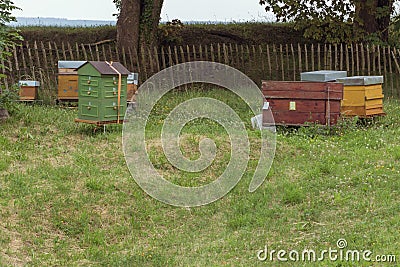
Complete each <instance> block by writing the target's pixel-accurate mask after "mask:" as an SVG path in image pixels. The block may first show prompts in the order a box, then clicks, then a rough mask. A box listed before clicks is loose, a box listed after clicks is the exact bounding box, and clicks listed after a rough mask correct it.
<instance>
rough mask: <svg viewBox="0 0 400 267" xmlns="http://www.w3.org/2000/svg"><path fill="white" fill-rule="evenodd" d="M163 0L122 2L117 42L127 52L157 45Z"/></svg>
mask: <svg viewBox="0 0 400 267" xmlns="http://www.w3.org/2000/svg"><path fill="white" fill-rule="evenodd" d="M163 2H164V0H122V1H121V13H120V15H119V17H118V22H117V42H118V45H119V47H120V48H122V47H124V48H125V50H126V51H127V50H128V49H129V48H130V49H132V51H135V50H136V51H138V49H139V48H140V47H144V48H147V47H153V46H155V45H157V44H158V24H159V22H160V14H161V9H162V5H163Z"/></svg>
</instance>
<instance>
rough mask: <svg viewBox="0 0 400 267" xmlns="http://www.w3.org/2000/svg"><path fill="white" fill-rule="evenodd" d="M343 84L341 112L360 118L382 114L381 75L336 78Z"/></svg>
mask: <svg viewBox="0 0 400 267" xmlns="http://www.w3.org/2000/svg"><path fill="white" fill-rule="evenodd" d="M337 81H338V82H342V83H343V84H344V96H343V101H342V114H343V115H345V116H359V117H362V118H367V117H373V116H379V115H384V114H385V113H384V111H383V97H384V96H383V93H382V84H383V76H355V77H348V78H341V79H338V80H337Z"/></svg>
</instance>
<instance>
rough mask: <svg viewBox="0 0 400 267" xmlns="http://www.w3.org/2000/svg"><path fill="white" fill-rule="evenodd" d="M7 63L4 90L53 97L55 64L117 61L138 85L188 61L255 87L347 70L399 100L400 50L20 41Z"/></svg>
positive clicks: (360, 46)
mask: <svg viewBox="0 0 400 267" xmlns="http://www.w3.org/2000/svg"><path fill="white" fill-rule="evenodd" d="M6 52H9V53H10V57H9V60H7V61H5V62H1V63H2V65H3V68H2V69H1V70H0V72H2V73H3V74H6V78H4V79H2V80H0V82H1V83H4V84H5V86H6V87H9V86H11V85H12V84H15V83H17V82H18V81H19V80H21V79H32V80H38V81H40V82H41V84H42V86H41V90H42V95H44V96H46V97H47V98H49V99H51V98H55V97H56V88H57V72H58V69H57V62H58V61H59V60H106V61H119V62H121V63H122V64H124V65H125V66H126V67H127V68H128V69H129V70H130V71H132V72H138V73H139V79H140V80H139V82H140V83H142V82H144V81H145V80H147V79H148V78H149V77H151V76H152V75H154V74H155V73H157V72H159V71H160V70H162V69H165V68H167V67H170V66H173V65H176V64H180V63H184V62H190V61H212V62H219V63H224V64H227V65H229V66H231V67H234V68H236V69H238V70H240V71H242V72H243V73H245V74H246V75H248V76H249V77H250V78H251V79H252V80H253V81H254V82H255V83H256V84H258V85H261V80H282V81H292V80H299V79H300V73H301V72H304V71H313V70H323V69H326V70H347V72H348V75H349V76H355V75H383V76H384V77H385V84H384V93H385V95H386V96H388V97H400V65H399V62H400V51H399V50H398V49H396V48H395V47H390V46H387V47H383V46H376V45H368V44H363V43H355V44H286V45H274V44H272V45H268V44H266V45H238V44H212V45H193V46H173V47H154V48H152V49H141V50H140V51H132V50H131V49H122V50H121V49H118V47H117V46H116V45H115V43H114V42H109V43H100V44H77V43H75V44H70V43H61V44H57V43H53V42H48V43H43V42H40V41H39V42H33V43H28V42H27V43H24V44H22V45H20V46H15V47H13V49H11V50H10V49H8V50H6Z"/></svg>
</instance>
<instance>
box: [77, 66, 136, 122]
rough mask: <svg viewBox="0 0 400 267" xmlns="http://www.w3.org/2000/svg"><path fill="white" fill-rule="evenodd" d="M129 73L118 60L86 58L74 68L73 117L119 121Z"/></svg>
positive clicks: (123, 113) (125, 101) (84, 119)
mask: <svg viewBox="0 0 400 267" xmlns="http://www.w3.org/2000/svg"><path fill="white" fill-rule="evenodd" d="M129 74H130V71H128V70H127V69H126V68H125V67H124V66H123V65H122V64H120V63H118V62H104V61H88V62H87V63H85V64H84V65H82V66H81V67H80V68H79V69H78V98H79V100H78V109H79V111H78V119H76V121H77V122H86V123H93V124H98V125H101V124H107V123H117V122H122V121H123V119H124V115H125V111H126V105H127V100H126V99H127V78H128V75H129ZM119 79H121V82H119ZM119 83H120V86H119Z"/></svg>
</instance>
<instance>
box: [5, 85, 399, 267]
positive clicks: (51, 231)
mask: <svg viewBox="0 0 400 267" xmlns="http://www.w3.org/2000/svg"><path fill="white" fill-rule="evenodd" d="M194 96H210V97H215V98H218V99H221V100H224V101H225V102H226V103H227V104H229V105H230V106H233V108H234V109H235V110H236V111H237V112H238V113H239V114H240V115H241V117H242V119H243V120H245V121H246V125H247V126H248V135H249V138H250V142H251V153H252V154H251V158H250V162H249V165H248V168H247V171H246V172H245V174H244V177H243V179H242V180H241V181H240V182H239V184H238V186H237V187H236V188H234V189H233V190H232V191H231V192H230V193H229V194H228V195H226V196H225V197H224V198H223V199H221V200H219V201H217V202H214V203H212V204H210V205H207V206H204V207H198V208H177V207H172V206H168V205H165V204H162V203H160V202H158V201H156V200H154V199H153V198H151V197H149V196H148V195H147V194H146V193H145V192H144V191H142V190H141V189H140V187H139V186H138V185H137V184H136V183H135V181H134V179H132V177H131V176H130V173H129V171H128V169H127V166H126V163H125V159H124V156H123V152H122V144H121V131H122V127H121V126H109V127H108V128H107V129H106V132H105V133H104V132H103V131H102V130H101V129H100V130H98V131H95V132H94V131H93V127H92V126H90V125H83V124H76V123H74V118H75V117H76V116H77V112H76V110H74V109H66V108H65V109H63V108H59V107H48V106H40V105H39V106H31V105H23V104H21V105H19V106H18V110H17V111H15V112H14V114H13V117H12V118H11V119H9V120H8V121H6V122H4V123H1V124H0V155H1V157H0V207H1V208H0V266H397V264H398V263H386V264H384V263H378V262H365V261H360V262H346V261H339V260H337V261H330V260H329V259H328V257H326V259H325V261H323V262H311V263H310V262H302V261H300V262H296V263H294V262H290V261H289V262H278V261H277V260H276V253H275V261H274V262H270V261H269V260H267V261H265V262H262V261H260V260H258V259H257V253H258V251H259V250H261V249H264V248H265V246H266V245H267V246H268V248H269V249H270V250H272V249H274V250H276V251H278V250H286V251H288V252H289V251H291V250H297V251H300V252H301V251H303V250H304V249H314V250H315V251H323V250H328V249H329V248H332V249H337V244H336V243H337V241H338V240H339V239H346V241H347V243H348V246H347V248H346V249H349V250H360V251H361V250H362V251H365V250H371V251H372V256H371V258H372V259H375V256H376V255H383V256H384V255H389V256H390V255H396V257H397V259H396V260H397V262H400V251H399V247H400V145H399V144H400V102H399V101H397V100H393V99H391V100H386V102H385V111H386V112H387V116H386V117H383V118H378V119H376V120H375V121H367V122H365V121H363V122H361V121H357V120H355V119H354V120H346V121H343V122H341V123H340V125H339V126H338V127H335V128H333V129H331V130H328V129H324V128H318V127H314V126H311V127H304V128H297V129H296V128H295V129H293V128H292V129H284V128H279V129H278V133H277V151H276V157H275V161H274V163H273V166H272V169H271V171H270V174H269V175H268V177H267V180H266V181H265V182H264V184H263V185H262V186H261V187H260V188H259V189H258V190H257V191H256V192H254V193H249V192H248V186H249V183H250V180H251V178H252V175H253V173H254V169H255V167H256V164H257V162H258V160H257V155H258V154H257V150H258V148H259V146H260V144H259V142H258V140H259V135H260V133H259V132H257V131H253V130H251V129H250V124H249V120H250V117H251V114H250V113H249V111H248V110H247V109H246V107H245V106H244V105H243V103H241V102H240V101H239V100H238V99H237V98H236V97H234V96H232V95H231V94H229V93H228V92H225V91H220V90H210V91H205V90H200V91H197V92H194V91H190V92H173V93H170V94H169V95H168V96H167V97H165V98H163V99H162V100H163V101H162V102H161V103H159V105H158V108H157V110H156V111H155V112H154V113H153V114H152V119H151V120H150V125H149V127H148V128H147V129H148V132H147V135H148V148H149V151H150V157H151V160H152V162H153V163H154V165H155V166H156V168H157V169H158V170H159V172H161V173H163V174H164V175H165V176H166V177H168V178H169V179H172V180H174V179H176V181H177V182H179V181H182V183H185V184H194V185H198V184H205V183H207V182H210V180H213V179H215V178H216V177H218V175H219V174H220V173H221V172H223V170H224V168H225V166H226V163H227V161H229V155H230V146H229V140H228V136H227V134H226V133H225V132H224V130H223V128H221V127H220V126H218V125H216V124H215V123H212V122H210V121H207V120H196V121H194V122H192V123H191V124H190V125H188V126H187V127H185V128H184V129H183V133H182V134H183V135H184V136H185V142H184V143H183V144H184V145H183V147H182V150H183V153H184V154H186V155H188V156H193V157H195V156H196V155H198V149H197V147H198V142H199V140H200V138H199V136H201V137H204V136H206V137H212V138H213V139H214V140H215V142H216V144H217V146H218V147H219V148H220V150H219V152H218V153H217V159H216V161H215V162H214V164H213V165H212V166H210V167H209V168H208V169H206V170H204V171H203V172H202V173H197V174H185V173H181V172H179V171H177V170H176V169H174V168H173V167H172V166H171V165H170V164H169V163H168V161H167V160H166V158H165V156H163V154H162V150H161V147H160V146H159V145H158V144H159V143H160V136H159V134H158V133H159V131H160V129H161V126H162V121H163V119H164V118H165V116H166V114H167V113H168V112H169V111H170V110H171V109H172V108H173V107H174V106H175V105H176V104H177V103H180V102H182V101H183V100H185V99H189V98H192V97H194ZM199 133H200V134H199ZM193 181H194V182H193ZM318 256H319V255H318Z"/></svg>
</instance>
